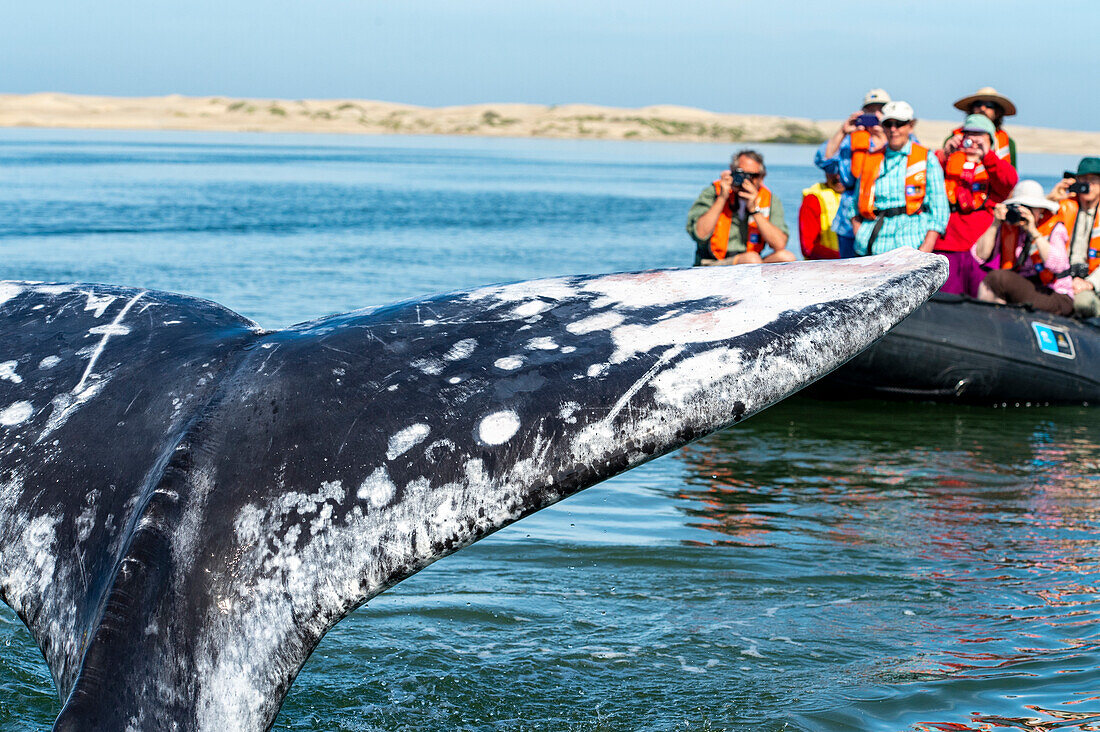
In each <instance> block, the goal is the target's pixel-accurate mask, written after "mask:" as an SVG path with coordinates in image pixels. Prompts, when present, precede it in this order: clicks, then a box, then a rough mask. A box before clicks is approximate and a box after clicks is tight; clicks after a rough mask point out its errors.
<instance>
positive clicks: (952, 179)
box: [943, 150, 989, 213]
mask: <svg viewBox="0 0 1100 732" xmlns="http://www.w3.org/2000/svg"><path fill="white" fill-rule="evenodd" d="M943 183H944V188H945V189H946V191H947V201H948V203H950V204H951V210H952V211H961V212H962V213H970V212H971V211H977V210H979V209H981V208H984V207H985V202H986V199H987V198H988V197H989V171H987V170H986V169H985V166H984V165H982V164H981V163H980V162H977V163H975V162H973V161H971V160H967V159H966V153H965V152H963V151H962V150H957V151H955V152H953V153H951V157H949V158H947V165H945V166H944V169H943ZM967 187H969V192H970V196H969V198H970V199H971V200H970V201H968V200H967V198H968V197H967V195H966V191H967ZM960 189H961V190H960ZM960 193H961V195H960ZM960 198H961V199H962V203H961V204H960V202H959V199H960Z"/></svg>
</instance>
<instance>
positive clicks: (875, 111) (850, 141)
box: [814, 89, 890, 259]
mask: <svg viewBox="0 0 1100 732" xmlns="http://www.w3.org/2000/svg"><path fill="white" fill-rule="evenodd" d="M889 101H890V95H889V94H887V93H886V90H884V89H871V90H870V91H868V92H867V93H866V94H864V95H863V106H862V107H861V108H860V110H859V111H858V112H853V113H852V114H851V115H849V117H848V119H846V120H844V122H843V123H841V125H840V128H839V129H837V131H836V132H835V133H833V136H832V137H830V138H829V139H828V140H826V141H825V142H823V143H821V147H819V148H818V149H817V152H816V153H814V165H816V166H817V167H819V168H821V169H822V170H823V171H825V174H826V175H837V176H839V177H840V179H841V181H842V182H843V181H844V180H850V179H851V169H852V164H853V162H852V161H853V156H854V157H855V159H856V164H857V165H858V164H860V159H861V157H862V155H863V154H866V153H867V152H869V147H870V140H871V135H870V128H871V127H873V126H874V125H875V124H876V122H875V120H873V119H872V118H871V117H872V116H874V117H875V119H880V118H881V115H882V107H883V106H884V105H885V104H886V103H887V102H889ZM842 168H843V171H842ZM855 215H856V204H855V197H854V194H853V191H852V187H851V186H845V188H844V191H843V193H841V196H840V206H839V207H838V209H837V213H836V216H835V217H834V218H833V221H832V226H831V228H832V230H833V232H834V233H835V234H836V237H837V251H838V252H839V256H840V258H841V259H847V258H849V257H854V256H855V251H854V250H853V248H852V247H853V244H854V243H855V232H854V231H853V229H852V219H853V218H854V217H855Z"/></svg>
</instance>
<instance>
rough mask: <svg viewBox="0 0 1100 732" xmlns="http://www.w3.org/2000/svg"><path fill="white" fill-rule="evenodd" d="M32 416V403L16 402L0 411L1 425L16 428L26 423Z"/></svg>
mask: <svg viewBox="0 0 1100 732" xmlns="http://www.w3.org/2000/svg"><path fill="white" fill-rule="evenodd" d="M32 414H34V406H33V405H32V404H31V403H30V402H24V401H19V402H14V403H13V404H9V405H8V406H7V407H5V408H4V409H3V410H0V425H3V426H5V427H14V426H15V425H17V424H22V423H23V422H26V421H27V420H28V419H30V417H31V415H32Z"/></svg>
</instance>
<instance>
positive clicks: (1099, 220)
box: [1038, 198, 1100, 274]
mask: <svg viewBox="0 0 1100 732" xmlns="http://www.w3.org/2000/svg"><path fill="white" fill-rule="evenodd" d="M1078 209H1079V206H1078V204H1077V199H1074V198H1067V199H1065V200H1064V201H1062V202H1061V203H1059V204H1058V213H1056V214H1054V215H1053V216H1051V217H1050V218H1049V219H1047V220H1046V221H1045V222H1044V223H1043V225H1041V226H1039V227H1038V228H1039V233H1041V234H1043V236H1049V235H1050V232H1051V231H1052V230H1053V229H1054V225H1055V224H1057V223H1059V222H1061V223H1063V224H1065V227H1066V231H1068V232H1069V245H1068V246H1069V248H1070V253H1069V254H1070V257H1072V256H1073V240H1074V238H1076V235H1077V230H1076V229H1077V211H1078ZM1085 261H1086V262H1088V266H1089V274H1092V273H1093V272H1095V271H1096V268H1097V267H1100V213H1097V215H1096V216H1095V217H1094V218H1093V220H1092V231H1091V232H1089V245H1088V251H1087V252H1086V254H1085Z"/></svg>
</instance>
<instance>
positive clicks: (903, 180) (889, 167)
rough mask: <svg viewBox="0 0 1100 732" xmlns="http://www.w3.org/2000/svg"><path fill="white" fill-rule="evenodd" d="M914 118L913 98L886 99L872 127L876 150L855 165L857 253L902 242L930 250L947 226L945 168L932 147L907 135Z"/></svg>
mask: <svg viewBox="0 0 1100 732" xmlns="http://www.w3.org/2000/svg"><path fill="white" fill-rule="evenodd" d="M915 124H916V119H915V118H914V115H913V108H912V107H911V106H909V104H907V103H906V102H890V103H889V104H887V105H886V106H885V107H883V108H882V124H881V126H878V127H874V128H872V130H871V137H872V149H873V150H875V152H873V153H869V154H867V155H866V156H864V158H863V161H862V165H861V166H860V170H858V171H857V170H853V171H852V175H853V176H854V177H855V179H856V180H855V185H856V208H857V215H856V218H855V219H854V220H853V226H854V227H855V228H856V242H855V250H856V254H858V255H865V254H882V253H883V252H888V251H891V250H893V249H899V248H901V247H912V248H913V249H921V250H923V251H926V252H930V251H932V248H933V247H934V246H935V244H936V241H937V240H938V239H939V237H940V235H941V234H942V233H943V231H944V229H945V228H946V227H947V217H948V209H947V196H946V194H945V192H944V181H943V168H941V167H940V164H939V162H938V161H937V160H936V156H935V155H934V154H933V153H932V152H931V151H930V150H928V148H926V147H924V146H922V145H919V144H917V143H916V142H913V141H912V140H910V139H909V136H910V134H911V133H912V132H913V128H914V126H915Z"/></svg>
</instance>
